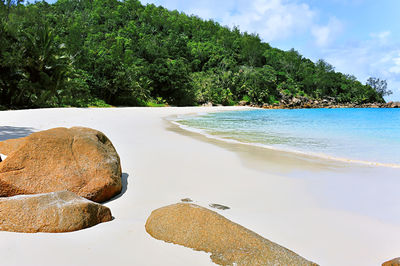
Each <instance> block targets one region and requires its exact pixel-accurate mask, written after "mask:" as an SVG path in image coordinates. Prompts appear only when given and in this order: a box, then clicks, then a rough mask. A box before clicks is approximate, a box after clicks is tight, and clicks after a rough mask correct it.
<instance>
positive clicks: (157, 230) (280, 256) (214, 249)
mask: <svg viewBox="0 0 400 266" xmlns="http://www.w3.org/2000/svg"><path fill="white" fill-rule="evenodd" d="M146 231H147V232H148V233H149V234H150V235H151V236H153V237H154V238H156V239H160V240H164V241H166V242H171V243H175V244H179V245H183V246H186V247H190V248H193V249H195V250H202V251H205V252H211V253H212V254H211V259H212V260H213V261H214V262H215V263H217V264H220V265H316V264H315V263H313V262H310V261H308V260H306V259H304V258H302V257H300V256H299V255H297V254H296V253H294V252H292V251H290V250H288V249H286V248H284V247H282V246H280V245H278V244H275V243H273V242H271V241H269V240H267V239H265V238H263V237H261V236H260V235H257V234H256V233H254V232H252V231H250V230H248V229H246V228H244V227H243V226H241V225H239V224H236V223H234V222H232V221H230V220H228V219H226V218H224V217H223V216H221V215H219V214H218V213H216V212H213V211H210V210H208V209H206V208H203V207H200V206H197V205H194V204H188V203H178V204H174V205H170V206H166V207H163V208H160V209H157V210H155V211H153V212H152V213H151V215H150V217H149V218H148V220H147V222H146Z"/></svg>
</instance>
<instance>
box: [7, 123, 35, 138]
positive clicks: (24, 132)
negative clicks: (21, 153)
mask: <svg viewBox="0 0 400 266" xmlns="http://www.w3.org/2000/svg"><path fill="white" fill-rule="evenodd" d="M33 132H35V130H34V129H33V128H31V127H12V126H0V141H4V140H7V139H17V138H22V137H26V136H28V135H30V134H32V133H33Z"/></svg>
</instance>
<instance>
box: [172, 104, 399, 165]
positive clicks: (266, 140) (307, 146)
mask: <svg viewBox="0 0 400 266" xmlns="http://www.w3.org/2000/svg"><path fill="white" fill-rule="evenodd" d="M177 122H178V123H179V124H181V125H183V126H186V127H189V128H191V129H192V130H196V131H199V132H201V133H204V134H207V135H209V136H212V137H216V138H221V139H225V140H235V141H240V142H244V143H248V144H252V145H262V146H265V147H266V148H272V149H278V150H285V151H291V152H300V153H307V154H311V155H314V156H321V157H329V158H331V159H336V160H353V161H355V162H358V163H378V164H387V165H388V166H395V167H399V166H400V109H352V108H346V109H297V110H262V109H257V110H250V111H230V112H219V113H211V114H205V115H198V116H191V117H185V118H181V119H179V120H178V121H177Z"/></svg>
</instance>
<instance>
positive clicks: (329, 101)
mask: <svg viewBox="0 0 400 266" xmlns="http://www.w3.org/2000/svg"><path fill="white" fill-rule="evenodd" d="M239 105H240V106H245V105H249V106H253V107H261V108H265V109H308V108H400V102H388V103H361V104H356V103H339V102H337V101H336V100H335V98H333V97H327V98H324V99H321V100H315V99H309V98H307V97H302V96H299V97H287V96H286V97H282V99H281V100H280V102H279V103H274V104H267V103H265V104H263V105H262V106H259V105H252V104H250V103H248V102H245V101H241V102H239Z"/></svg>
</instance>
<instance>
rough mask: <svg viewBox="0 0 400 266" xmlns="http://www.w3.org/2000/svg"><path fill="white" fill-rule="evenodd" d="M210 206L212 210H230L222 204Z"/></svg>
mask: <svg viewBox="0 0 400 266" xmlns="http://www.w3.org/2000/svg"><path fill="white" fill-rule="evenodd" d="M208 206H210V207H211V208H215V209H218V210H223V211H224V210H229V209H230V208H229V207H228V206H224V205H220V204H214V203H213V204H210V205H208Z"/></svg>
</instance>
